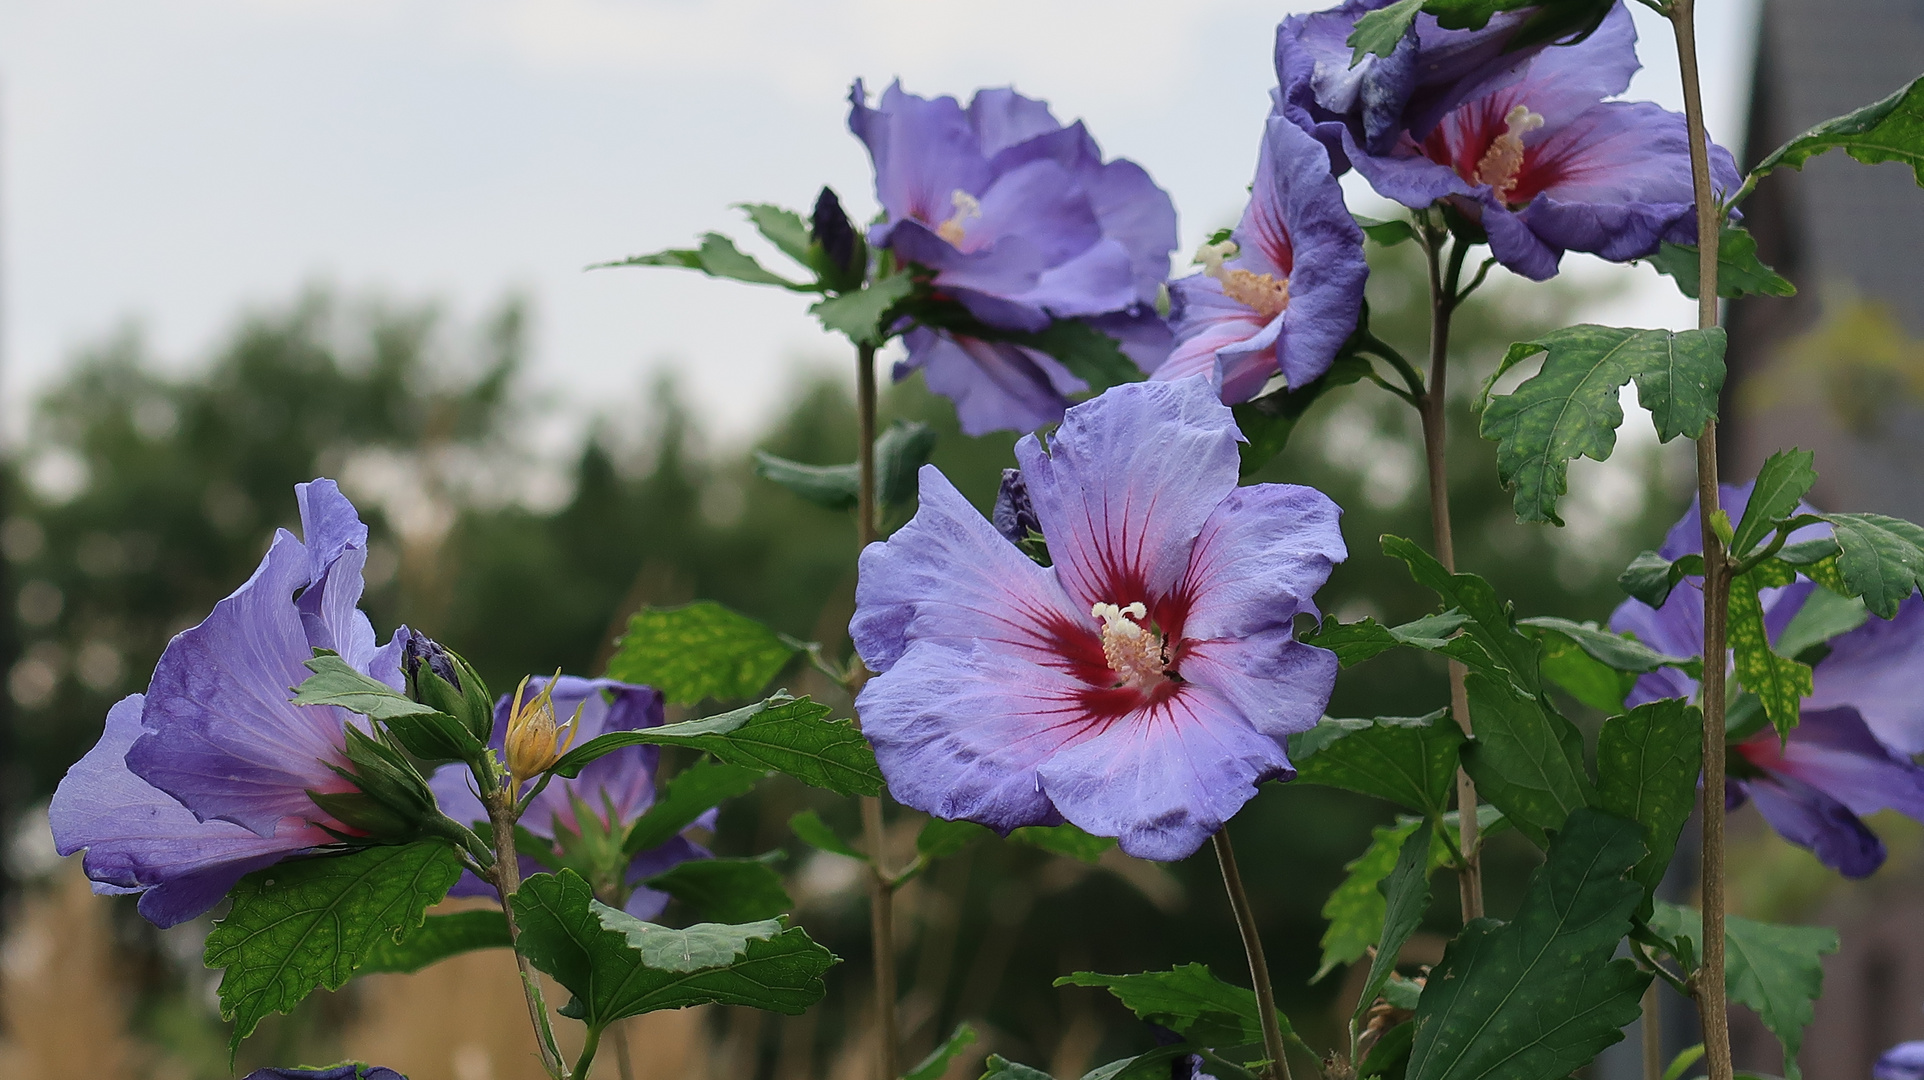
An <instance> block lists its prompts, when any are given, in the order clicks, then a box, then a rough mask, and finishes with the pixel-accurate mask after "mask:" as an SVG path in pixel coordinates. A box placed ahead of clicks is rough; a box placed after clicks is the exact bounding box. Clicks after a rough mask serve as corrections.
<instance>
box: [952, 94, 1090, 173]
mask: <svg viewBox="0 0 1924 1080" xmlns="http://www.w3.org/2000/svg"><path fill="white" fill-rule="evenodd" d="M969 124H970V125H971V126H972V127H974V128H975V135H976V138H977V139H979V140H981V146H982V152H983V153H984V154H986V155H988V156H989V157H994V156H995V155H997V154H999V153H1001V152H1002V151H1003V150H1006V149H1008V148H1009V147H1012V146H1015V145H1016V144H1018V143H1025V142H1028V141H1029V140H1031V139H1034V138H1036V137H1038V136H1042V135H1048V134H1050V133H1052V132H1055V131H1059V130H1062V123H1061V122H1060V121H1058V120H1057V119H1056V118H1055V114H1054V113H1051V112H1050V111H1049V105H1048V103H1047V102H1042V101H1037V100H1036V99H1035V98H1030V97H1023V96H1022V95H1021V94H1018V93H1016V92H1015V90H1014V88H1013V87H1007V86H996V87H990V88H987V89H983V90H977V91H976V92H975V97H973V98H971V99H970V100H969ZM1075 126H1078V127H1079V126H1080V125H1075Z"/></svg>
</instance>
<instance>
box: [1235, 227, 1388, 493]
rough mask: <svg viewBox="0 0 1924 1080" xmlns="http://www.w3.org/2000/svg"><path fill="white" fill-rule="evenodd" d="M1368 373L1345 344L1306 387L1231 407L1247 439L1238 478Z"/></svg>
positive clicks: (1286, 442) (1280, 447) (1364, 363)
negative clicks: (1314, 408)
mask: <svg viewBox="0 0 1924 1080" xmlns="http://www.w3.org/2000/svg"><path fill="white" fill-rule="evenodd" d="M1391 224H1395V223H1394V222H1392V223H1391ZM1370 370H1371V369H1370V362H1369V361H1368V360H1366V359H1364V358H1363V357H1361V356H1358V355H1356V354H1355V353H1354V352H1350V351H1348V346H1347V345H1345V347H1344V351H1343V352H1341V353H1338V354H1337V356H1336V360H1335V361H1334V362H1333V363H1331V364H1330V367H1329V370H1328V371H1325V372H1324V373H1323V374H1322V376H1321V377H1320V378H1318V379H1316V380H1315V381H1314V382H1312V383H1310V384H1309V385H1308V386H1302V387H1285V388H1283V389H1281V390H1278V391H1276V392H1275V393H1272V394H1266V395H1264V396H1262V397H1259V398H1257V399H1255V400H1254V401H1247V402H1244V403H1243V404H1241V405H1236V406H1233V407H1232V408H1231V412H1233V413H1234V414H1235V417H1236V427H1237V428H1238V429H1239V430H1241V431H1242V433H1243V438H1245V439H1247V440H1248V441H1247V442H1245V443H1242V444H1240V446H1239V451H1240V452H1241V454H1242V467H1241V472H1242V475H1244V476H1248V475H1250V474H1252V473H1254V472H1256V471H1257V470H1258V469H1261V468H1262V467H1263V466H1265V465H1267V464H1269V462H1270V461H1271V459H1273V458H1275V456H1276V455H1277V454H1280V453H1282V452H1283V448H1284V447H1285V446H1288V445H1289V437H1290V435H1292V434H1293V433H1294V432H1295V431H1296V425H1297V424H1298V423H1300V422H1301V421H1302V419H1303V417H1304V416H1305V415H1306V414H1307V413H1308V412H1309V407H1310V406H1311V405H1314V404H1316V403H1317V402H1318V401H1320V400H1322V397H1323V395H1325V394H1327V393H1329V392H1330V391H1331V390H1334V389H1336V388H1337V387H1339V386H1348V385H1350V384H1351V383H1354V382H1358V381H1360V380H1362V379H1367V378H1369V377H1370Z"/></svg>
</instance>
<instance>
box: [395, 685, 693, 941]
mask: <svg viewBox="0 0 1924 1080" xmlns="http://www.w3.org/2000/svg"><path fill="white" fill-rule="evenodd" d="M550 681H552V682H553V686H554V692H553V695H552V697H553V705H554V714H555V715H556V716H557V717H561V718H563V719H564V720H565V719H566V718H570V717H572V718H573V720H572V722H573V726H574V740H575V742H576V744H577V745H578V744H580V743H585V742H587V741H588V740H590V739H592V738H594V737H595V736H597V735H600V734H603V733H604V732H609V731H632V730H634V729H636V728H645V727H657V726H659V725H660V724H661V722H662V709H661V691H659V690H656V689H655V688H654V687H652V686H636V685H635V684H633V683H624V682H616V681H614V680H613V679H583V678H579V677H577V676H574V675H563V676H561V677H560V678H558V679H554V680H549V679H546V678H531V679H529V680H528V681H527V683H526V685H525V687H524V693H523V694H522V698H523V700H524V701H527V700H532V699H533V698H534V697H535V696H536V695H538V694H540V693H541V691H542V690H543V689H545V688H547V687H548V685H549V683H550ZM512 704H513V702H512V699H511V697H510V696H508V695H505V694H504V695H502V697H501V700H500V701H498V702H496V703H495V709H494V736H493V738H492V739H491V740H490V745H491V746H493V748H494V751H495V754H496V756H497V757H501V758H503V759H504V760H505V754H504V749H503V748H504V744H505V741H506V739H507V735H508V727H509V724H508V719H509V711H510V708H511V706H512ZM660 756H661V755H660V751H658V750H656V749H655V748H654V747H652V746H632V747H624V748H622V749H620V750H616V751H615V752H614V753H611V754H608V755H606V756H605V757H601V758H599V759H597V760H595V761H592V762H590V763H589V764H588V765H587V766H586V767H584V768H583V769H582V770H581V774H580V775H579V776H577V777H575V778H574V779H572V780H566V779H562V778H561V777H556V778H554V779H553V780H552V781H550V782H549V784H548V786H547V787H546V788H544V789H543V790H542V792H541V793H540V794H539V795H536V796H535V797H534V801H533V802H532V803H531V804H530V805H529V806H528V809H527V811H526V812H525V813H524V814H523V815H522V817H521V826H522V827H523V828H525V829H527V830H528V831H529V832H531V833H533V834H535V835H536V836H538V837H541V838H542V839H543V840H547V841H549V842H550V843H552V844H553V845H554V850H555V854H556V856H557V857H560V856H561V855H562V848H563V844H564V843H565V841H566V839H567V838H568V836H569V834H572V835H574V836H580V835H581V832H582V828H583V826H584V825H586V826H587V827H589V828H592V829H595V830H597V831H600V832H604V833H607V834H609V835H612V836H615V837H616V838H617V842H618V841H619V837H620V836H622V835H623V834H624V832H625V830H626V829H627V827H628V826H629V825H631V824H633V823H634V821H635V819H636V818H639V817H640V816H641V815H642V814H643V813H645V812H647V810H648V808H649V807H651V806H653V805H654V804H655V780H654V777H655V766H656V764H657V763H658V762H659V760H660ZM428 784H429V787H430V788H432V789H433V791H434V797H435V801H436V802H438V803H440V804H441V808H442V810H443V811H444V812H445V813H446V814H447V815H448V816H449V817H451V818H453V819H454V820H456V821H459V822H464V823H467V822H485V821H486V820H487V817H488V812H487V810H486V809H485V808H483V807H482V805H481V800H480V798H479V797H478V796H476V794H475V792H474V786H473V785H474V781H473V779H472V777H470V776H469V774H468V768H467V766H465V765H462V764H459V763H455V764H449V765H443V766H441V768H439V769H437V770H435V773H434V776H433V777H431V778H430V779H429V782H428ZM584 813H585V814H588V815H591V816H592V819H593V820H584V819H583V817H582V815H583V814H584ZM712 823H713V820H712V818H704V819H703V820H702V821H700V822H698V823H697V824H698V825H703V826H708V825H712ZM707 857H708V852H707V851H706V850H704V849H703V848H702V847H701V846H700V845H698V844H696V843H695V842H694V841H692V840H689V839H688V838H687V837H685V836H677V837H675V838H674V839H673V840H670V841H669V842H668V843H666V844H663V845H662V846H660V847H658V848H654V849H652V850H649V851H644V852H641V853H640V854H638V855H636V856H635V857H634V859H633V860H632V861H631V862H630V863H629V865H628V868H627V872H626V874H625V876H624V878H623V880H622V881H621V883H620V886H619V887H620V888H623V889H633V892H632V893H630V894H629V895H628V898H627V902H626V905H625V907H626V910H627V912H628V913H629V914H630V915H633V916H635V917H636V918H638V919H651V918H654V917H655V916H656V915H659V914H661V910H662V908H663V907H665V906H666V905H667V903H668V894H667V893H664V892H659V891H657V890H654V889H649V888H646V887H643V886H641V885H639V882H641V881H643V880H644V879H646V878H649V877H653V876H654V875H656V874H659V873H661V872H662V871H664V870H667V869H668V868H669V867H672V866H674V865H675V864H677V863H681V862H685V861H687V860H689V859H700V858H707ZM521 869H522V874H523V876H526V875H528V874H532V873H535V872H536V871H538V870H540V869H541V866H540V864H539V863H538V862H537V861H536V860H534V859H532V858H530V857H529V856H527V855H522V856H521ZM450 895H452V896H493V895H494V888H493V886H491V885H488V884H487V883H485V882H483V881H481V880H480V879H479V878H477V877H475V876H474V875H473V874H464V875H462V877H461V880H460V881H458V882H456V883H455V886H454V888H453V890H452V891H451V892H450Z"/></svg>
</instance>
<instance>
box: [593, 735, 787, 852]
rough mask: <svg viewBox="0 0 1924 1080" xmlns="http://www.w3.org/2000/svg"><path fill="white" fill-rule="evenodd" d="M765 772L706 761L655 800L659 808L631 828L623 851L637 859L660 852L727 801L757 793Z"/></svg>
mask: <svg viewBox="0 0 1924 1080" xmlns="http://www.w3.org/2000/svg"><path fill="white" fill-rule="evenodd" d="M767 775H768V772H767V770H765V769H756V768H750V767H747V766H743V765H726V764H723V763H722V762H719V761H710V760H707V759H706V758H704V759H702V760H700V761H697V762H695V763H694V764H693V765H690V766H689V767H687V768H686V769H683V770H682V771H680V772H678V773H676V774H675V776H674V779H672V780H669V781H668V783H667V784H665V785H663V786H662V788H661V789H660V791H659V793H658V794H657V795H656V796H655V804H654V805H653V806H650V807H649V808H648V812H647V813H645V814H643V815H641V816H640V817H638V818H636V819H635V823H634V824H633V825H630V826H629V827H628V837H627V839H626V840H624V841H622V845H621V850H622V851H623V852H625V853H626V854H629V855H637V854H640V853H641V852H644V851H648V850H650V849H651V848H658V847H660V846H661V845H663V844H665V843H667V842H668V841H670V840H672V839H674V838H675V837H676V836H678V835H680V833H681V831H682V830H683V829H686V828H688V827H689V826H690V825H693V824H694V823H695V822H696V820H698V819H699V818H700V817H701V816H702V815H703V814H706V813H707V812H708V811H710V810H712V809H714V808H715V807H716V806H718V805H720V804H721V803H722V802H723V801H725V800H728V799H733V798H737V797H739V796H742V795H746V794H748V793H749V792H750V791H752V790H754V788H755V785H756V784H757V783H760V782H761V779H762V777H764V776H767Z"/></svg>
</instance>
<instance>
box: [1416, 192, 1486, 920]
mask: <svg viewBox="0 0 1924 1080" xmlns="http://www.w3.org/2000/svg"><path fill="white" fill-rule="evenodd" d="M1446 236H1448V233H1447V232H1446V231H1445V230H1443V229H1441V228H1438V227H1435V226H1433V225H1431V226H1426V228H1425V243H1424V245H1423V250H1424V253H1425V256H1426V257H1427V259H1428V262H1429V271H1430V377H1429V382H1428V387H1427V388H1426V389H1425V390H1424V392H1423V398H1422V408H1421V410H1420V412H1421V415H1422V417H1423V457H1424V459H1425V461H1426V462H1427V463H1428V466H1429V480H1430V533H1431V538H1432V540H1433V542H1434V543H1435V545H1436V559H1437V561H1438V562H1440V563H1442V564H1443V569H1445V570H1448V571H1449V572H1450V573H1452V574H1454V573H1456V539H1455V536H1454V535H1453V533H1452V532H1451V529H1450V470H1449V460H1448V450H1449V407H1450V402H1449V395H1448V393H1447V390H1448V376H1449V359H1450V317H1451V316H1452V315H1454V314H1456V306H1457V304H1459V303H1461V302H1462V294H1461V293H1459V292H1458V291H1457V285H1458V283H1459V281H1460V280H1461V278H1462V276H1463V258H1464V256H1465V255H1467V254H1468V253H1469V245H1467V244H1465V243H1463V242H1462V241H1461V240H1458V241H1456V242H1455V243H1454V244H1452V245H1451V250H1450V260H1449V267H1448V269H1447V271H1446V270H1445V269H1444V267H1443V264H1442V261H1441V256H1442V247H1443V241H1444V239H1445V237H1446ZM1468 675H1469V671H1468V669H1467V668H1465V667H1464V666H1463V664H1462V663H1461V662H1460V661H1456V660H1452V661H1450V715H1452V716H1453V717H1455V718H1456V726H1457V727H1459V728H1461V729H1463V734H1465V735H1468V734H1470V696H1469V692H1468V690H1467V689H1465V686H1464V680H1465V679H1466V678H1467V677H1468ZM1456 809H1457V818H1458V827H1459V829H1460V830H1461V831H1460V840H1459V848H1460V850H1461V851H1462V853H1463V862H1462V870H1461V871H1460V872H1459V873H1458V874H1457V878H1456V880H1457V888H1458V894H1459V900H1460V901H1461V904H1462V908H1463V921H1464V922H1466V923H1467V922H1469V921H1470V920H1471V919H1480V918H1482V917H1483V856H1482V854H1481V853H1480V852H1479V851H1478V850H1477V847H1478V845H1477V835H1476V832H1477V822H1476V785H1475V784H1474V783H1472V782H1471V781H1470V774H1469V773H1467V772H1464V771H1463V770H1462V769H1461V768H1458V769H1457V770H1456Z"/></svg>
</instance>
